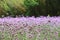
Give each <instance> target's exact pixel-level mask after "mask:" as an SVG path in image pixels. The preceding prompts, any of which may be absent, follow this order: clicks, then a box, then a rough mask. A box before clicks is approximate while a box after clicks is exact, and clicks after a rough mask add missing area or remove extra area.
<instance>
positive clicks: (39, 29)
mask: <svg viewBox="0 0 60 40" xmlns="http://www.w3.org/2000/svg"><path fill="white" fill-rule="evenodd" d="M59 39H60V17H36V18H35V17H16V18H11V17H5V18H0V40H59Z"/></svg>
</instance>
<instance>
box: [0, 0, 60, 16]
mask: <svg viewBox="0 0 60 40" xmlns="http://www.w3.org/2000/svg"><path fill="white" fill-rule="evenodd" d="M48 15H50V16H60V0H0V17H6V16H12V17H16V16H36V17H37V16H48Z"/></svg>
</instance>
